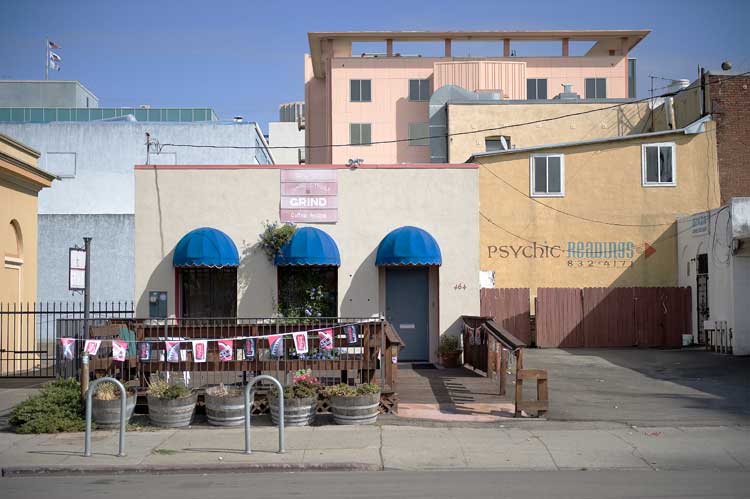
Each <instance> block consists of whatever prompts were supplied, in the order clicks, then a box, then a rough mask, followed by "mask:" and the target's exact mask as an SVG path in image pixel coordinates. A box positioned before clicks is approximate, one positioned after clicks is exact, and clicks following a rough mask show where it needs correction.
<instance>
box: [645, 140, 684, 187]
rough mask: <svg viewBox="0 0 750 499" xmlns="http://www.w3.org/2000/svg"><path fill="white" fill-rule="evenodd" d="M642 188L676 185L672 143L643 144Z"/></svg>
mask: <svg viewBox="0 0 750 499" xmlns="http://www.w3.org/2000/svg"><path fill="white" fill-rule="evenodd" d="M642 155H643V159H642V162H643V186H644V187H646V186H660V185H661V186H673V185H677V181H676V171H675V151H674V143H673V142H668V143H663V144H643V146H642Z"/></svg>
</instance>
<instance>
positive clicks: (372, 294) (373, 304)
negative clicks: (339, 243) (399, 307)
mask: <svg viewBox="0 0 750 499" xmlns="http://www.w3.org/2000/svg"><path fill="white" fill-rule="evenodd" d="M377 251H378V247H377V246H375V248H373V249H372V251H370V254H368V255H367V257H366V258H365V259H364V260H363V261H362V263H360V265H359V267H357V270H355V271H354V274H351V275H349V276H348V277H349V279H350V282H349V287H348V288H347V290H346V292H345V293H344V296H343V297H342V299H341V305H340V306H339V315H341V317H369V316H371V315H372V314H377V313H379V312H380V309H381V307H380V306H379V303H378V295H379V290H380V288H379V285H380V283H379V280H378V276H379V275H380V274H379V271H378V267H376V266H375V257H376V254H377ZM343 277H345V276H342V275H341V273H340V270H339V279H342V278H343ZM373 281H374V282H373Z"/></svg>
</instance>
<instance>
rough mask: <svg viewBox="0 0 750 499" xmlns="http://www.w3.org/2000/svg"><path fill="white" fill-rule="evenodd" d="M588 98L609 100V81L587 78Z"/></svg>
mask: <svg viewBox="0 0 750 499" xmlns="http://www.w3.org/2000/svg"><path fill="white" fill-rule="evenodd" d="M586 98H587V99H606V98H607V79H606V78H586Z"/></svg>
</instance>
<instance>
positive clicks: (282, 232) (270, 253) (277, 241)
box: [259, 221, 297, 261]
mask: <svg viewBox="0 0 750 499" xmlns="http://www.w3.org/2000/svg"><path fill="white" fill-rule="evenodd" d="M296 228H297V227H296V226H295V225H293V224H288V223H287V224H279V223H277V222H273V223H271V222H269V221H266V222H265V223H264V224H263V232H262V233H261V234H260V243H259V244H260V247H261V249H262V250H263V252H264V253H265V254H266V256H267V257H268V259H269V260H270V261H273V259H274V258H276V255H277V254H278V253H279V251H281V248H282V246H284V245H285V244H286V243H288V242H289V240H291V239H292V236H293V235H294V231H295V230H296Z"/></svg>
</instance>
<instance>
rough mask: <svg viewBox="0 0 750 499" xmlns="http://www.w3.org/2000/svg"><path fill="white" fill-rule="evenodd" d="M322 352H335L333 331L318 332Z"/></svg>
mask: <svg viewBox="0 0 750 499" xmlns="http://www.w3.org/2000/svg"><path fill="white" fill-rule="evenodd" d="M318 339H319V340H320V349H321V350H333V329H324V330H322V331H318Z"/></svg>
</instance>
